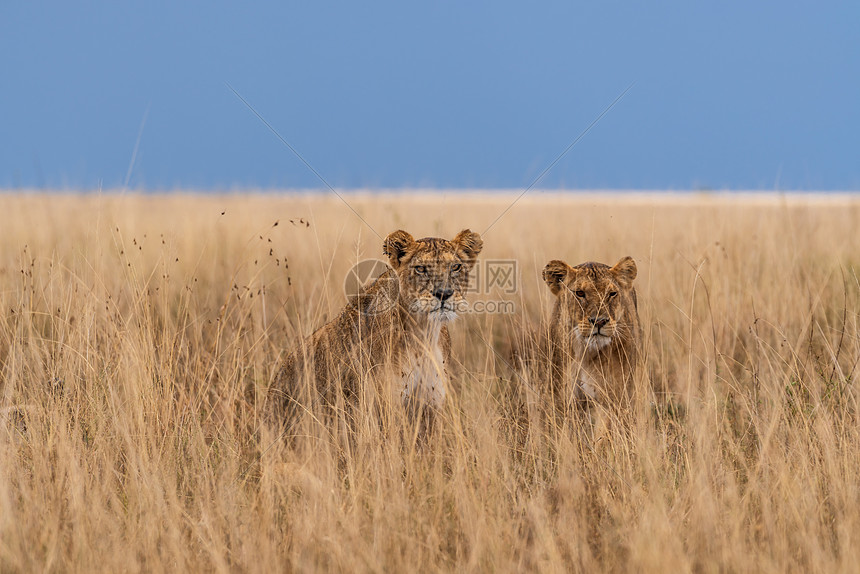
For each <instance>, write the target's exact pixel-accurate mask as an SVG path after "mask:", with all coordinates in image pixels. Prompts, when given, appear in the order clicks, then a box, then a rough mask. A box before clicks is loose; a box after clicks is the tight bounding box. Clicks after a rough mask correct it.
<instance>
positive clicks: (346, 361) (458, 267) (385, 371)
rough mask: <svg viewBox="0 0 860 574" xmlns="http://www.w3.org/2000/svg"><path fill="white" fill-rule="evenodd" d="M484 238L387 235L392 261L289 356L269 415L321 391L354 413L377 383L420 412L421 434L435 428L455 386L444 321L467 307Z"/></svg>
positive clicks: (285, 414) (285, 415)
mask: <svg viewBox="0 0 860 574" xmlns="http://www.w3.org/2000/svg"><path fill="white" fill-rule="evenodd" d="M482 247H483V240H482V239H481V236H480V235H479V234H477V233H474V232H472V231H470V230H469V229H465V230H463V231H461V232H460V233H458V234H457V235H456V237H454V238H453V239H452V240H450V241H448V240H445V239H440V238H436V237H428V238H424V239H417V240H416V239H413V237H412V235H410V234H409V233H407V232H406V231H403V230H398V231H394V232H393V233H391V234H390V235H388V237H386V239H385V241H384V243H383V253H384V254H385V255H386V256H387V257H388V262H389V266H390V268H389V269H388V270H386V271H385V272H384V273H383V274H382V275H380V276H379V277H378V278H377V279H376V280H375V281H374V282H373V283H372V284H370V285H369V286H368V287H367V288H365V289H364V290H363V291H362V292H361V293H360V294H359V295H357V296H355V297H354V298H353V299H352V300H351V301H350V302H349V303H348V304H347V305H346V307H345V308H344V309H343V311H342V312H341V313H340V314H339V315H338V316H337V317H336V318H335V319H334V320H332V321H331V322H329V323H328V324H326V325H325V326H323V327H321V328H320V329H319V330H317V331H316V332H315V333H313V334H312V335H311V336H310V337H308V338H307V339H305V340H304V341H303V342H302V343H301V344H300V345H298V347H297V348H296V349H294V350H293V351H292V352H291V353H289V355H288V356H287V358H286V360H285V361H284V363H283V366H282V368H281V369H280V371H279V373H278V374H277V376H276V377H275V380H274V382H273V384H272V385H271V387H270V389H269V392H268V402H269V414H270V416H271V417H272V418H273V420H274V421H275V422H276V423H279V424H282V425H289V424H290V423H291V422H293V421H294V420H295V417H296V415H297V414H298V413H299V412H300V410H301V409H307V408H309V406H310V405H311V404H313V403H315V402H317V401H322V403H323V404H324V405H326V406H327V407H328V412H329V413H332V412H333V411H332V409H335V410H339V409H343V410H344V411H345V412H348V413H353V412H354V409H355V406H357V404H359V403H360V402H361V401H362V400H364V401H365V402H370V403H372V402H373V400H374V399H373V397H374V396H380V395H376V394H375V393H391V394H390V395H389V396H390V397H391V398H393V399H394V403H395V404H396V403H397V402H399V403H400V404H402V405H403V407H404V408H405V409H407V414H408V416H409V417H410V419H412V420H415V419H416V418H417V420H418V422H419V431H418V432H419V434H420V435H426V434H427V433H429V432H430V431H431V430H432V422H433V419H434V418H435V413H437V412H438V411H439V410H440V409H441V408H442V406H443V404H444V402H445V396H446V394H447V392H448V388H449V386H450V382H449V374H448V366H449V364H450V360H451V338H450V335H449V333H448V323H450V322H451V321H453V320H454V319H456V318H457V316H458V315H459V314H461V313H462V312H463V311H465V310H466V309H467V308H468V305H467V303H466V299H465V296H464V293H465V292H466V290H467V288H468V285H469V273H470V271H471V270H472V268H473V266H474V265H475V262H476V260H477V257H478V254H479V253H480V252H481V248H482ZM311 387H313V388H311ZM388 404H391V403H388ZM347 418H352V417H351V416H349V415H348V417H347Z"/></svg>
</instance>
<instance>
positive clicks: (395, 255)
mask: <svg viewBox="0 0 860 574" xmlns="http://www.w3.org/2000/svg"><path fill="white" fill-rule="evenodd" d="M413 243H415V240H414V239H413V238H412V236H411V235H409V234H408V233H406V232H405V231H403V230H402V229H398V230H397V231H394V232H392V233H389V234H388V237H386V238H385V241H384V242H383V243H382V253H383V254H384V255H386V256H388V262H389V263H391V266H392V267H393V268H394V269H397V268H398V267H400V261H401V260H402V259H403V256H404V255H406V250H407V249H409V246H410V245H412V244H413Z"/></svg>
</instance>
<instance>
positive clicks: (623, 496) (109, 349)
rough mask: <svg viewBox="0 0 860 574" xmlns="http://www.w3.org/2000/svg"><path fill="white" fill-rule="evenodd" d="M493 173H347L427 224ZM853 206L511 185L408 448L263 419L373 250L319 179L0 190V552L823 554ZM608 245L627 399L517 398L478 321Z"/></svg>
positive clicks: (379, 206)
mask: <svg viewBox="0 0 860 574" xmlns="http://www.w3.org/2000/svg"><path fill="white" fill-rule="evenodd" d="M510 199H511V198H510V197H500V196H496V197H478V196H470V195H456V194H453V195H452V194H449V195H447V196H445V197H444V198H443V197H441V196H439V195H437V196H434V197H430V196H418V197H414V196H394V197H391V198H386V200H385V201H380V200H379V199H378V198H372V197H367V196H355V197H350V198H349V200H350V202H351V203H352V205H353V206H354V207H355V209H356V210H357V211H358V212H359V213H360V214H361V215H362V217H364V218H365V219H366V220H367V221H368V222H369V223H370V224H371V225H373V226H374V228H375V229H376V230H377V231H378V232H379V234H380V235H383V236H384V235H385V234H386V233H387V232H389V231H391V230H393V229H397V228H399V227H404V228H407V229H410V230H415V232H416V233H419V234H421V235H443V236H446V237H447V236H449V235H450V234H451V233H452V232H454V231H456V230H459V229H462V228H465V227H470V228H472V229H474V230H476V231H479V232H480V231H482V230H483V229H484V228H485V227H486V226H487V225H489V224H490V222H491V221H492V220H493V218H495V216H496V215H497V214H498V213H500V212H501V211H502V210H503V209H504V207H505V205H506V204H507V203H509V201H510ZM276 221H282V222H289V223H290V224H289V225H287V224H284V225H278V224H277V223H275V224H274V225H273V222H276ZM858 221H860V202H858V201H856V200H847V199H840V200H830V199H826V198H824V199H813V198H794V199H779V198H775V199H764V200H761V199H752V198H735V199H731V200H729V199H723V198H707V197H697V198H684V199H681V198H667V197H663V198H660V197H657V196H653V197H634V198H629V197H628V198H620V197H613V196H607V197H603V198H601V197H597V196H588V197H585V196H581V197H573V198H571V197H566V198H565V197H553V198H547V197H546V196H541V195H540V194H539V193H533V194H532V195H531V196H527V197H526V198H525V199H524V200H523V201H521V202H520V203H519V204H518V205H517V206H516V207H515V208H514V209H513V210H512V211H511V212H510V213H509V214H508V215H506V216H505V218H503V219H502V220H501V221H500V222H499V223H498V224H497V225H496V226H495V227H494V228H493V229H492V230H491V231H490V232H489V233H488V234H487V235H486V236H485V237H484V241H485V250H484V252H483V253H482V254H481V259H482V260H492V259H510V258H513V259H516V260H517V262H518V271H519V275H520V281H519V288H518V291H517V293H515V294H502V293H498V292H497V293H491V294H489V295H473V296H471V298H472V300H475V299H478V298H483V299H490V298H492V299H497V298H504V299H509V300H513V301H515V303H516V306H517V315H515V316H507V315H477V314H475V315H469V316H467V317H465V318H464V319H462V320H460V321H459V322H458V323H455V324H454V325H453V327H452V334H453V337H454V351H453V354H454V358H455V362H456V363H457V364H456V365H455V367H454V370H453V379H454V384H453V387H454V388H453V389H452V392H451V394H450V399H451V400H450V401H449V403H448V408H447V411H446V413H445V415H444V417H443V421H442V422H441V424H440V425H439V428H438V433H437V436H436V437H435V439H436V440H435V441H434V444H433V446H432V448H429V449H422V450H420V451H417V452H416V450H415V449H410V448H404V447H403V443H402V441H397V440H383V439H385V438H386V437H385V431H384V429H383V430H379V429H378V428H377V427H373V425H370V424H368V425H365V426H364V427H362V429H363V430H362V431H361V432H357V433H355V434H354V435H353V436H352V437H351V438H350V437H344V436H343V433H338V432H333V430H332V428H331V427H330V426H325V425H320V424H315V423H314V422H313V420H312V419H308V420H305V422H304V424H303V426H302V428H303V429H304V430H303V434H302V436H301V437H298V443H299V444H297V445H296V447H295V448H287V447H286V445H285V444H284V442H283V441H274V442H273V441H272V439H273V437H271V436H267V435H266V432H265V431H262V432H261V431H260V421H261V414H262V413H261V409H262V406H263V405H262V399H261V397H263V396H264V393H265V391H266V388H267V385H268V383H269V381H270V380H271V378H272V376H273V374H274V372H275V370H276V369H277V368H278V365H279V362H280V360H281V358H282V356H283V354H284V351H285V350H286V349H287V347H288V346H289V345H291V344H294V343H295V341H296V340H297V338H298V337H300V336H302V335H307V334H309V333H310V332H311V331H312V330H313V329H314V328H316V327H318V326H320V325H321V324H322V323H323V322H325V321H326V320H328V319H329V318H331V317H332V316H333V315H334V314H335V313H337V312H338V311H339V309H340V308H341V307H342V306H343V304H344V303H345V296H344V295H343V290H342V285H343V278H344V277H345V275H346V273H347V271H348V270H349V268H350V267H351V266H352V265H353V264H355V263H356V262H357V261H359V260H362V259H365V258H370V257H378V258H381V240H380V239H378V238H377V237H376V236H375V235H374V234H373V233H372V232H371V231H369V230H368V229H367V228H366V227H363V224H362V223H361V222H360V221H358V220H357V219H356V218H355V217H354V215H353V214H352V213H351V212H349V211H348V210H346V209H345V208H344V207H343V205H342V204H341V203H340V202H339V201H338V200H337V198H331V197H328V196H312V195H311V196H299V195H293V196H280V195H269V196H242V197H239V196H236V197H229V196H189V195H174V196H164V197H159V196H138V195H129V196H119V195H87V196H24V195H22V196H10V195H6V196H4V197H3V209H2V210H0V229H2V230H3V233H2V236H0V570H2V571H48V570H60V571H96V570H110V571H119V570H123V571H164V570H167V571H199V570H206V571H210V570H218V571H233V570H247V571H272V570H274V569H276V568H278V567H281V566H286V567H288V568H290V569H295V570H312V571H316V570H335V571H343V570H348V571H418V570H432V571H436V570H442V571H463V570H470V571H475V570H479V571H522V570H540V571H558V572H567V571H582V570H586V569H599V570H609V571H624V572H627V571H642V572H674V571H707V572H709V571H766V572H783V571H792V570H793V571H818V572H838V571H851V570H853V569H854V568H856V564H857V563H858V560H860V510H858V509H860V488H858V477H860V424H858V423H860V421H858V403H857V389H856V385H857V379H858V376H860V374H858V373H860V369H858V362H860V280H859V279H858V276H860V234H858V233H857V222H858ZM627 254H630V255H633V257H634V258H635V259H636V261H637V264H638V265H639V269H640V274H639V278H638V279H637V282H636V283H637V286H638V290H639V303H640V314H641V317H642V324H643V330H644V331H645V337H646V341H645V353H644V355H645V357H644V359H643V368H642V369H641V370H640V376H639V380H638V386H639V389H638V394H637V405H636V406H637V408H636V409H635V415H634V416H633V420H632V421H630V424H629V425H606V424H602V423H601V419H600V417H597V418H596V420H597V422H595V423H592V422H590V421H587V420H584V417H583V418H575V419H572V420H565V421H554V422H549V423H546V424H545V423H543V422H541V421H540V420H538V419H537V418H536V417H535V416H534V412H533V411H534V409H531V410H530V408H529V400H530V399H529V396H530V395H529V391H528V389H527V388H526V387H525V384H524V383H523V382H522V381H520V380H518V379H516V378H512V377H511V375H510V374H509V372H508V371H507V370H506V369H505V368H504V365H503V363H502V362H501V360H500V359H499V356H497V355H496V354H495V353H494V351H493V349H492V348H491V346H493V347H497V348H499V349H502V347H503V346H504V344H505V343H506V341H505V339H506V336H507V334H508V333H520V335H519V336H520V337H522V336H523V335H522V333H523V332H524V330H523V329H522V328H521V327H522V326H523V325H537V324H538V323H539V321H540V320H541V318H542V317H544V318H545V317H546V315H547V314H548V311H549V307H550V302H551V299H550V294H549V291H548V290H547V289H546V287H545V285H544V284H543V282H542V281H541V279H540V270H541V269H542V268H543V266H544V264H545V263H546V262H547V261H549V260H550V259H556V258H559V259H564V260H566V261H568V262H569V263H571V264H573V263H576V262H580V261H584V260H597V261H606V262H611V261H615V260H617V259H618V258H619V257H620V256H622V255H627ZM527 383H528V384H529V385H531V384H538V383H539V381H527ZM532 398H533V397H532ZM389 438H390V437H389Z"/></svg>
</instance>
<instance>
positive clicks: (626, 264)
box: [609, 256, 637, 287]
mask: <svg viewBox="0 0 860 574" xmlns="http://www.w3.org/2000/svg"><path fill="white" fill-rule="evenodd" d="M609 271H610V272H611V273H612V274H613V275H614V276H615V278H616V279H617V280H618V282H619V283H621V284H622V285H624V286H625V287H630V286H631V285H633V280H634V279H636V273H637V272H636V262H635V261H633V258H632V257H629V256H628V257H624V258H622V259H621V261H619V262H618V263H616V264H615V266H614V267H613V268H612V269H610V270H609Z"/></svg>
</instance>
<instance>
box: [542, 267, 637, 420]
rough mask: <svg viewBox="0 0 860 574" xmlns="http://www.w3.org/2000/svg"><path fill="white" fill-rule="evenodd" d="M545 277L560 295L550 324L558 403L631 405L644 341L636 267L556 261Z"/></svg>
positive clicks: (552, 378)
mask: <svg viewBox="0 0 860 574" xmlns="http://www.w3.org/2000/svg"><path fill="white" fill-rule="evenodd" d="M543 279H544V281H546V284H547V285H548V286H549V288H550V290H551V291H552V292H553V294H554V295H555V296H556V301H555V307H554V309H553V312H552V319H551V321H550V326H549V333H548V335H549V340H548V343H549V345H548V351H549V360H550V363H551V365H550V366H551V370H550V377H549V379H550V388H551V393H552V395H553V398H554V399H555V401H556V405H558V406H562V405H566V403H567V400H568V397H570V396H571V393H570V391H571V390H572V391H573V393H572V397H573V398H576V399H578V400H579V401H587V400H596V401H597V402H599V403H600V404H602V405H603V406H606V407H626V406H628V405H629V400H630V393H631V391H632V383H633V373H634V371H635V369H636V362H637V358H638V347H639V338H640V328H639V313H638V309H637V303H636V290H635V289H634V287H633V280H634V279H636V263H635V262H634V261H633V259H632V258H631V257H624V258H623V259H621V261H619V262H618V263H616V264H615V265H614V266H613V267H610V266H608V265H604V264H603V263H594V262H588V263H582V264H580V265H577V266H575V267H571V266H570V265H568V264H567V263H565V262H564V261H559V260H553V261H550V262H549V263H547V265H546V267H545V268H544V270H543Z"/></svg>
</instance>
